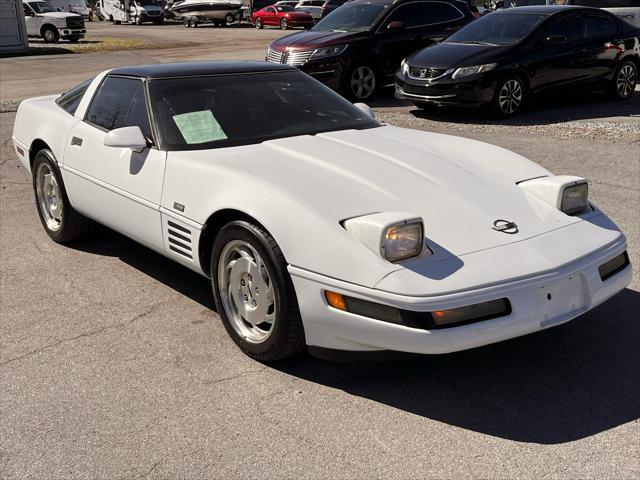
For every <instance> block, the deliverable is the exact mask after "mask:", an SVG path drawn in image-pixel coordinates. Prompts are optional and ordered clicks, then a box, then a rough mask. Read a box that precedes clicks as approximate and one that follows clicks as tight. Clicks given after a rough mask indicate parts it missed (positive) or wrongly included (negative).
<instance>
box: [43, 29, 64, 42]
mask: <svg viewBox="0 0 640 480" xmlns="http://www.w3.org/2000/svg"><path fill="white" fill-rule="evenodd" d="M47 32H52V34H51V35H52V37H53V38H51V39H47ZM42 38H44V41H45V42H46V43H55V42H56V41H57V40H58V38H60V37H59V35H58V30H57V29H56V28H55V27H45V29H44V31H43V32H42Z"/></svg>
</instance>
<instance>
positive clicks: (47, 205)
mask: <svg viewBox="0 0 640 480" xmlns="http://www.w3.org/2000/svg"><path fill="white" fill-rule="evenodd" d="M36 197H37V199H38V206H39V207H40V212H41V213H42V217H43V218H44V221H45V223H46V224H47V228H48V229H49V230H51V231H52V232H57V231H58V230H60V226H61V225H62V210H63V206H62V195H61V193H60V187H59V186H58V181H57V180H56V176H55V175H54V173H53V172H52V171H51V167H49V165H47V164H46V163H41V164H40V165H39V166H38V171H37V172H36Z"/></svg>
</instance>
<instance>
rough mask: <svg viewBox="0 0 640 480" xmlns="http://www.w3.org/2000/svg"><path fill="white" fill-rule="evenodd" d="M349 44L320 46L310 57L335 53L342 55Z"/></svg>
mask: <svg viewBox="0 0 640 480" xmlns="http://www.w3.org/2000/svg"><path fill="white" fill-rule="evenodd" d="M348 46H349V45H335V46H333V47H325V48H319V49H317V50H316V51H315V52H313V54H312V55H311V57H310V58H322V57H333V56H335V55H340V54H341V53H342V52H344V51H345V50H346V49H347V47H348Z"/></svg>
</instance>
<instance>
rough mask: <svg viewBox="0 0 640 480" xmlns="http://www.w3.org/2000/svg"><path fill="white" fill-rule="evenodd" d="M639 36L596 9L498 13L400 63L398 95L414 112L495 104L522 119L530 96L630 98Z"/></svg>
mask: <svg viewBox="0 0 640 480" xmlns="http://www.w3.org/2000/svg"><path fill="white" fill-rule="evenodd" d="M639 35H640V31H639V30H638V29H635V28H633V27H631V26H630V25H628V24H627V23H625V22H623V21H622V20H620V19H619V18H617V17H615V16H614V15H612V14H611V13H609V12H605V11H603V10H597V9H594V8H580V7H566V6H542V7H519V8H514V9H505V10H499V11H496V12H493V13H491V14H490V15H486V16H483V17H482V18H480V19H479V20H476V21H475V22H474V23H472V24H470V25H467V26H466V27H465V28H463V29H461V30H459V31H458V32H457V33H455V34H453V35H452V36H451V37H449V38H448V39H447V40H445V41H444V42H442V43H440V44H438V45H434V46H432V47H428V48H426V49H424V50H421V51H419V52H417V53H415V54H413V55H411V56H409V57H407V59H406V60H405V61H404V62H403V63H402V67H401V69H400V70H399V71H398V73H397V75H396V95H397V96H398V97H399V98H404V99H409V100H411V101H412V102H413V103H414V105H416V106H418V107H424V106H427V105H433V104H437V105H472V106H476V105H484V104H488V105H491V106H492V108H493V110H494V111H495V112H497V113H498V114H499V115H502V116H505V117H508V116H513V115H516V114H517V113H518V112H520V110H521V108H522V106H523V105H524V104H525V102H526V100H527V98H528V97H529V95H531V94H535V93H538V92H546V91H553V90H558V89H561V88H572V89H583V88H587V87H604V88H606V89H607V90H608V91H609V92H610V94H611V96H612V97H613V98H616V99H629V98H631V96H632V95H633V92H634V89H635V86H636V83H637V81H638V68H639V66H640V47H639V45H640V37H639Z"/></svg>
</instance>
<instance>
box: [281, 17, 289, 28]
mask: <svg viewBox="0 0 640 480" xmlns="http://www.w3.org/2000/svg"><path fill="white" fill-rule="evenodd" d="M288 28H289V22H287V19H286V18H283V19H282V20H280V29H281V30H286V29H288Z"/></svg>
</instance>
